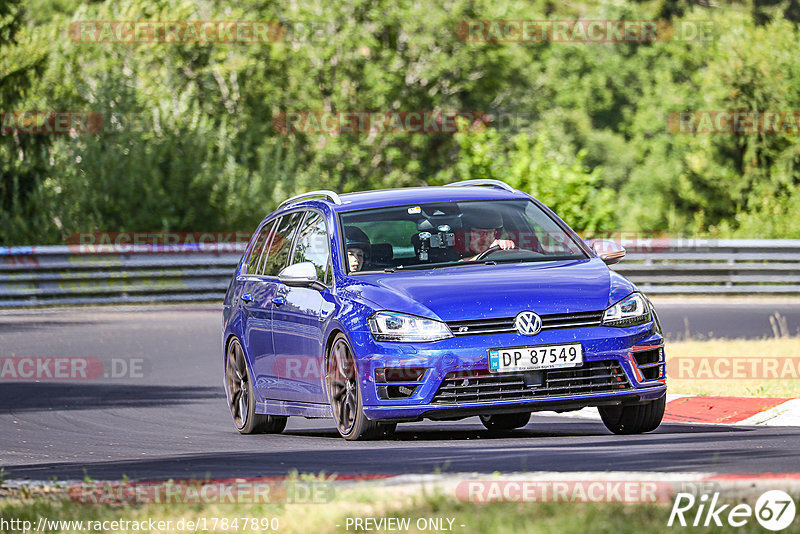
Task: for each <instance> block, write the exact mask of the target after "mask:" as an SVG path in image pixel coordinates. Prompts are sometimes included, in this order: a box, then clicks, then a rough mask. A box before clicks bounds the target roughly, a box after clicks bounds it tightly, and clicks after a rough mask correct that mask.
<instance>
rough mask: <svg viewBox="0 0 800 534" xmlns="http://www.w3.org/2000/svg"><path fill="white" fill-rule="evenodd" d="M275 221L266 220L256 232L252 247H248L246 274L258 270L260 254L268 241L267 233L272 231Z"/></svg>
mask: <svg viewBox="0 0 800 534" xmlns="http://www.w3.org/2000/svg"><path fill="white" fill-rule="evenodd" d="M274 223H275V221H272V222H268V223H267V224H265V225H264V227H263V228H262V229H261V231H259V232H258V236H257V237H256V240H255V243H253V248H251V249H250V255H249V256H248V257H247V261H246V262H245V268H246V269H247V274H256V273H257V272H258V264H259V260H260V259H261V254H262V253H263V252H264V247H265V246H266V244H267V243H268V242H269V235H270V232H271V231H272V228H273V226H274V225H275V224H274Z"/></svg>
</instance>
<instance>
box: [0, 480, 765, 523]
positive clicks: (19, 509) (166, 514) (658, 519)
mask: <svg viewBox="0 0 800 534" xmlns="http://www.w3.org/2000/svg"><path fill="white" fill-rule="evenodd" d="M751 504H753V503H751ZM670 509H671V506H670V504H619V503H522V504H521V503H494V504H473V503H467V502H462V501H459V500H457V499H455V498H454V497H453V496H452V495H449V494H443V493H439V492H430V491H425V490H423V489H422V488H418V489H414V488H409V487H403V488H397V489H393V488H381V489H376V488H375V487H374V486H371V485H365V484H359V485H356V486H355V487H352V486H351V487H349V488H348V489H341V487H339V488H337V492H336V496H335V498H334V499H333V501H331V502H327V503H324V504H286V505H274V504H264V505H203V506H201V505H175V504H173V505H147V506H96V505H85V504H77V503H74V502H71V501H69V500H68V499H65V498H64V496H63V494H59V493H58V492H56V493H53V494H48V492H46V491H39V492H36V493H35V494H33V495H32V494H30V492H29V494H28V495H27V496H26V495H23V494H22V493H20V492H16V493H13V494H6V496H5V497H4V498H2V499H0V517H2V518H4V519H6V520H8V519H11V518H14V519H20V520H27V521H31V522H32V523H33V524H34V525H35V524H36V522H37V521H38V519H39V517H46V518H47V519H51V520H54V519H55V520H58V519H61V520H84V521H87V520H92V521H104V520H106V521H114V520H119V519H127V520H139V521H140V520H146V519H150V518H152V519H154V520H171V521H172V522H173V525H174V524H175V523H176V522H177V521H179V520H180V519H184V520H195V521H196V520H198V519H200V518H207V522H208V521H211V518H222V517H226V518H229V519H231V520H232V519H233V518H235V517H245V516H246V517H259V518H278V522H279V528H278V529H277V532H281V533H303V534H305V533H308V532H315V533H320V534H325V533H342V532H354V531H355V530H354V529H353V528H352V526H351V528H350V529H349V530H347V529H346V526H347V520H348V518H356V517H357V518H368V517H369V518H377V519H379V518H382V517H397V518H408V519H409V520H410V526H411V528H410V529H409V530H404V531H403V532H422V530H419V529H417V527H416V525H417V520H418V519H429V518H434V519H439V518H443V519H448V518H449V519H453V520H454V521H453V523H452V525H453V527H452V532H455V533H464V534H467V533H469V534H471V533H479V532H491V533H493V534H518V533H524V532H530V533H543V534H544V533H558V534H569V533H573V532H574V533H608V534H626V533H631V534H634V533H637V534H642V533H650V532H653V533H660V532H663V531H665V530H673V529H674V530H676V531H682V530H683V529H681V528H675V527H673V528H672V529H668V528H667V527H666V523H667V520H668V518H669V513H670ZM751 523H752V524H749V525H748V527H746V528H744V529H734V528H730V527H729V528H721V529H720V528H716V529H715V528H703V529H702V530H703V532H709V533H711V532H737V533H741V532H754V531H757V530H758V529H756V526H757V525H756V524H755V520H751ZM207 524H208V528H209V531H211V532H214V531H217V532H234V531H236V530H232V529H231V528H230V527H229V528H228V529H227V530H225V529H221V528H217V529H216V530H214V529H213V528H211V524H210V523H207ZM445 524H447V522H446V521H445ZM337 525H338V526H337ZM462 525H463V526H462ZM695 530H696V529H695ZM171 531H175V529H174V527H173V529H172V530H171ZM238 531H239V532H242V531H243V530H242V529H241V527H240V528H239V530H238ZM52 532H66V531H64V530H53V531H52ZM115 532H154V531H152V530H146V529H145V530H143V531H138V530H128V531H125V530H115ZM249 532H256V531H254V530H249ZM260 532H269V530H265V529H261V530H260ZM362 532H363V531H362ZM375 532H386V530H377V531H375ZM427 532H431V531H430V530H428V531H427ZM433 532H436V531H435V530H434V531H433ZM439 532H442V531H439Z"/></svg>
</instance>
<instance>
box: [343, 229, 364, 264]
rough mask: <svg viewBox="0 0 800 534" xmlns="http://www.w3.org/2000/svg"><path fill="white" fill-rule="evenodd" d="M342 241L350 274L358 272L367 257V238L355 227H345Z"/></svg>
mask: <svg viewBox="0 0 800 534" xmlns="http://www.w3.org/2000/svg"><path fill="white" fill-rule="evenodd" d="M344 240H345V247H346V248H347V266H348V267H349V269H350V272H351V273H352V272H355V271H360V270H361V269H362V267H364V262H365V261H366V260H367V259H368V257H369V250H370V241H369V237H367V234H365V233H364V231H363V230H361V228H358V227H357V226H345V227H344Z"/></svg>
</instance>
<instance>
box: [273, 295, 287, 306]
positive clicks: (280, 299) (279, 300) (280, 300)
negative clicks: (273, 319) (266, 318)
mask: <svg viewBox="0 0 800 534" xmlns="http://www.w3.org/2000/svg"><path fill="white" fill-rule="evenodd" d="M272 303H273V304H274V305H275V306H283V305H284V304H286V299H285V298H283V297H275V298H274V299H272Z"/></svg>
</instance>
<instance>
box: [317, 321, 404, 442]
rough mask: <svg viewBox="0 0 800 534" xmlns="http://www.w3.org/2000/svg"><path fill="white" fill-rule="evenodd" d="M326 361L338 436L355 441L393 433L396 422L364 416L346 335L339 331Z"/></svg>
mask: <svg viewBox="0 0 800 534" xmlns="http://www.w3.org/2000/svg"><path fill="white" fill-rule="evenodd" d="M325 362H326V364H325V369H326V373H325V382H326V384H327V387H328V399H329V400H330V403H331V411H332V412H333V420H334V421H335V422H336V430H338V431H339V435H341V436H342V437H343V438H344V439H346V440H348V441H356V440H366V439H377V438H383V437H386V436H388V435H390V434H392V433H393V432H394V430H395V428H396V427H397V423H379V422H378V421H373V420H371V419H367V417H366V416H365V415H364V410H363V404H362V398H361V385H360V382H359V380H358V368H357V367H356V364H355V357H354V356H353V350H352V349H351V348H350V344H349V343H348V342H347V338H346V337H345V335H344V334H341V333H340V334H338V335H337V336H336V338H335V339H334V340H333V343H331V347H330V349H329V350H328V354H327V355H326V358H325Z"/></svg>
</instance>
